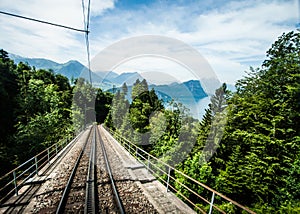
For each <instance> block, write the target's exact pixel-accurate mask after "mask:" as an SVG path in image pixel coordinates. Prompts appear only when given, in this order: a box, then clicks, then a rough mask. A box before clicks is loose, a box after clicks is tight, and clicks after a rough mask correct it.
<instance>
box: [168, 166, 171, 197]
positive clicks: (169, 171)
mask: <svg viewBox="0 0 300 214" xmlns="http://www.w3.org/2000/svg"><path fill="white" fill-rule="evenodd" d="M170 173H171V168H170V167H169V170H168V180H167V192H168V191H169V182H170Z"/></svg>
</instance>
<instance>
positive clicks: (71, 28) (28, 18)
mask: <svg viewBox="0 0 300 214" xmlns="http://www.w3.org/2000/svg"><path fill="white" fill-rule="evenodd" d="M0 13H1V14H4V15H7V16H13V17H17V18H21V19H26V20H30V21H34V22H39V23H43V24H47V25H52V26H56V27H61V28H66V29H69V30H74V31H79V32H84V33H86V34H88V33H89V32H87V31H86V29H84V30H82V29H77V28H73V27H69V26H65V25H61V24H56V23H52V22H47V21H44V20H40V19H35V18H30V17H26V16H21V15H17V14H13V13H8V12H4V11H0Z"/></svg>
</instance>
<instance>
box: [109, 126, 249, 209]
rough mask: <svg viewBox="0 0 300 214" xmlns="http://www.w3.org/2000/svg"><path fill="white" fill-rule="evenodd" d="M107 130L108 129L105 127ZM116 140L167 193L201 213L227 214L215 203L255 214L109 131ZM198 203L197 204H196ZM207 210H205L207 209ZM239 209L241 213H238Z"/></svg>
mask: <svg viewBox="0 0 300 214" xmlns="http://www.w3.org/2000/svg"><path fill="white" fill-rule="evenodd" d="M105 128H106V127H105ZM106 130H107V131H108V132H110V133H111V134H112V135H113V136H114V137H115V139H116V140H117V141H118V142H119V143H120V144H121V145H122V146H123V147H124V148H125V149H126V150H127V151H128V152H129V153H130V154H131V155H132V156H133V157H135V159H137V160H138V161H139V162H140V163H141V164H143V165H144V166H145V167H146V168H147V170H148V171H149V172H151V173H152V174H153V175H154V176H155V177H156V178H157V179H158V180H159V181H160V182H162V183H163V184H164V185H165V186H166V191H167V192H168V191H170V190H171V191H172V192H174V193H176V194H177V195H178V196H180V197H181V198H182V199H183V200H184V201H185V202H187V203H188V204H190V206H191V207H192V208H193V209H194V210H196V211H197V212H200V213H209V214H211V213H213V212H214V213H215V212H219V213H226V210H224V209H222V206H220V204H218V205H217V204H216V203H215V201H216V199H217V201H218V202H219V203H220V202H221V203H222V202H225V203H228V204H230V205H231V206H234V207H235V212H239V213H242V212H243V213H244V212H245V213H251V214H254V213H255V212H253V211H252V210H250V209H249V208H247V207H245V206H243V205H241V204H239V203H238V202H236V201H234V200H232V199H230V198H228V197H226V196H225V195H223V194H221V193H219V192H217V191H216V190H214V189H212V188H210V187H208V186H207V185H205V184H203V183H201V182H199V181H197V180H196V179H194V178H192V177H190V176H188V175H186V174H184V173H183V172H181V171H179V170H177V169H175V168H174V167H172V166H170V165H168V164H167V163H164V162H163V161H162V160H160V159H158V158H156V157H154V156H153V155H151V154H149V153H148V152H146V151H145V150H143V149H141V148H140V147H138V145H136V144H134V143H131V142H130V141H129V140H127V139H125V138H123V137H122V136H120V135H119V134H118V133H116V132H112V131H111V130H108V129H107V128H106ZM171 172H172V173H171ZM173 174H178V175H180V176H182V177H184V178H185V179H186V180H187V181H188V182H189V183H191V184H194V185H196V186H200V187H202V188H203V189H204V190H206V191H207V192H209V193H210V195H211V198H210V199H207V198H206V197H204V196H201V195H200V194H199V193H197V192H196V191H194V190H193V189H191V188H189V187H188V186H187V185H185V184H184V183H182V182H180V181H179V180H178V179H176V178H175V176H172V175H173ZM174 184H176V185H174ZM175 186H180V187H181V191H179V189H178V188H176V187H175ZM182 190H184V191H185V192H188V193H189V195H190V196H191V195H192V196H193V197H192V198H193V200H191V199H189V198H188V197H186V196H185V195H184V194H183V193H182V192H183V191H182ZM195 201H197V203H195ZM198 202H199V203H200V202H202V203H204V204H206V205H207V206H206V207H205V206H201V207H200V206H199V203H198ZM204 207H205V208H206V209H205V208H204ZM238 209H239V211H238Z"/></svg>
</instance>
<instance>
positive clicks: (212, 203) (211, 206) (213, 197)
mask: <svg viewBox="0 0 300 214" xmlns="http://www.w3.org/2000/svg"><path fill="white" fill-rule="evenodd" d="M214 199H215V192H213V194H212V196H211V201H210V207H209V213H208V214H211V213H212V209H213V205H214Z"/></svg>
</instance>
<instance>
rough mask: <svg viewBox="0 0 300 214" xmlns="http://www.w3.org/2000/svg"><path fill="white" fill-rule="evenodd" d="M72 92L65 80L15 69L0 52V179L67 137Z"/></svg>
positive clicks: (70, 129)
mask: <svg viewBox="0 0 300 214" xmlns="http://www.w3.org/2000/svg"><path fill="white" fill-rule="evenodd" d="M72 90H73V87H71V85H70V83H69V80H68V79H67V78H66V77H64V76H62V75H59V74H54V73H53V72H51V71H47V70H43V69H40V70H36V69H35V68H34V67H30V66H29V65H27V64H24V63H19V64H18V65H16V64H14V62H13V61H12V60H11V59H9V57H8V53H7V52H6V51H4V50H0V98H1V102H0V127H1V128H0V163H1V164H0V172H1V173H0V174H1V175H3V174H5V173H6V172H8V171H9V170H11V169H12V168H14V167H16V166H18V165H19V164H20V163H22V162H24V161H26V160H27V159H29V158H31V157H32V156H34V155H36V154H37V153H38V152H40V151H42V150H43V149H45V148H47V147H49V146H50V145H52V144H54V143H57V142H58V140H61V139H65V138H67V137H68V135H71V133H72V132H73V131H74V129H73V126H71V124H72V122H71V106H72V98H73V92H72Z"/></svg>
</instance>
